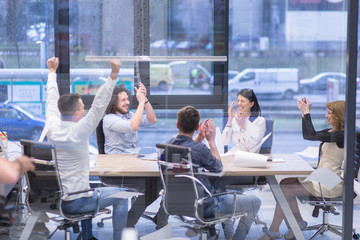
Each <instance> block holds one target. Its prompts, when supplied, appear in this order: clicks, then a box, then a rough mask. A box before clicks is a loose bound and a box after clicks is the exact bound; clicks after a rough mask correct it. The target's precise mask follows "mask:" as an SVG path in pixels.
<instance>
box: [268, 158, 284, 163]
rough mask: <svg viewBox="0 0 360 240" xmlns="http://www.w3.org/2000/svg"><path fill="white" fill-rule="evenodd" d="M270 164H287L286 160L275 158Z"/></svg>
mask: <svg viewBox="0 0 360 240" xmlns="http://www.w3.org/2000/svg"><path fill="white" fill-rule="evenodd" d="M270 162H273V163H283V162H285V159H283V158H273V159H271V161H270Z"/></svg>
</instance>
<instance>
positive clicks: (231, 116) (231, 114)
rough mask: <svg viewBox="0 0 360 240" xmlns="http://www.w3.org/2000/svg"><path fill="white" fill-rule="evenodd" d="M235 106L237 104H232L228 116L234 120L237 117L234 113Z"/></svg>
mask: <svg viewBox="0 0 360 240" xmlns="http://www.w3.org/2000/svg"><path fill="white" fill-rule="evenodd" d="M234 104H235V102H232V103H231V104H230V107H229V109H228V115H229V118H233V117H235V113H234Z"/></svg>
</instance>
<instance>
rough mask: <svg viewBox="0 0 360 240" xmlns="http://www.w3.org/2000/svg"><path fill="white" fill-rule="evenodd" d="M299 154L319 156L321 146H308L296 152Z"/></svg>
mask: <svg viewBox="0 0 360 240" xmlns="http://www.w3.org/2000/svg"><path fill="white" fill-rule="evenodd" d="M296 154H297V155H300V156H303V157H308V158H318V156H319V148H318V147H307V148H306V149H304V151H302V152H296Z"/></svg>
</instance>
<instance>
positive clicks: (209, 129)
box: [204, 119, 216, 143]
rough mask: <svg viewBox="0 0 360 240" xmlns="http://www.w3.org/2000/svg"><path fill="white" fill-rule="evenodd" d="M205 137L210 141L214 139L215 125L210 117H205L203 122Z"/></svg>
mask: <svg viewBox="0 0 360 240" xmlns="http://www.w3.org/2000/svg"><path fill="white" fill-rule="evenodd" d="M204 124H205V138H206V140H207V141H208V142H209V143H210V142H213V141H215V134H216V126H215V124H214V122H213V120H211V119H206V120H205V122H204Z"/></svg>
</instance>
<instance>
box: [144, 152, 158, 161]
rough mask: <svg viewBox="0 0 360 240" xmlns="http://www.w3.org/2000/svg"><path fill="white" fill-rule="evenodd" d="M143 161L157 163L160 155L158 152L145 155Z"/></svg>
mask: <svg viewBox="0 0 360 240" xmlns="http://www.w3.org/2000/svg"><path fill="white" fill-rule="evenodd" d="M141 159H142V160H152V161H157V160H158V154H157V153H156V152H154V153H149V154H145V155H144V156H143V157H142V158H141Z"/></svg>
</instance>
